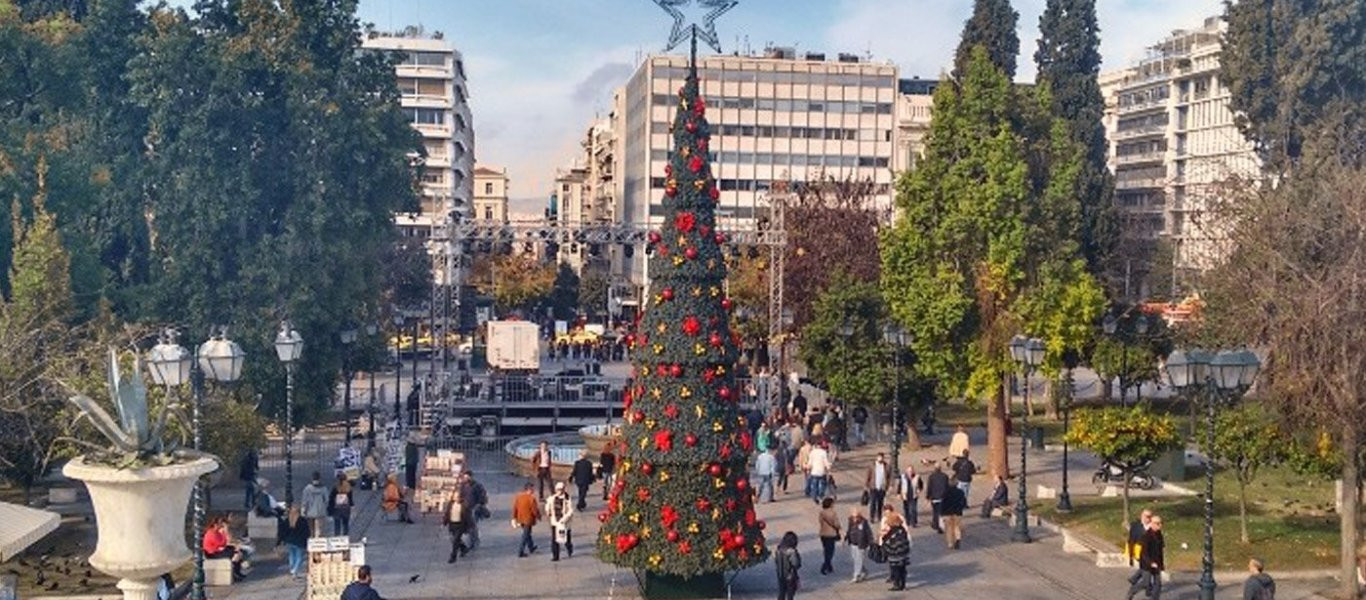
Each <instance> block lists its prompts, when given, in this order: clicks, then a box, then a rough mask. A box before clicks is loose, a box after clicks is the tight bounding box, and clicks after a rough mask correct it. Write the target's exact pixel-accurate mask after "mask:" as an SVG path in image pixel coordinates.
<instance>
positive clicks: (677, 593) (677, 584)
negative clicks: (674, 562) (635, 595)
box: [640, 571, 726, 600]
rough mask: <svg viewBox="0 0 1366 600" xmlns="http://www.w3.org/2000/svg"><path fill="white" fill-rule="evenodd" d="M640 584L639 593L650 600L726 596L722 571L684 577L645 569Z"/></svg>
mask: <svg viewBox="0 0 1366 600" xmlns="http://www.w3.org/2000/svg"><path fill="white" fill-rule="evenodd" d="M640 586H641V590H640V591H641V595H643V596H644V597H645V598H649V599H650V600H664V599H669V600H680V599H695V598H725V597H726V578H725V576H724V574H723V573H703V574H701V575H694V576H693V577H688V578H684V577H679V576H677V575H668V574H664V573H653V572H650V571H645V577H644V578H643V579H641V581H640Z"/></svg>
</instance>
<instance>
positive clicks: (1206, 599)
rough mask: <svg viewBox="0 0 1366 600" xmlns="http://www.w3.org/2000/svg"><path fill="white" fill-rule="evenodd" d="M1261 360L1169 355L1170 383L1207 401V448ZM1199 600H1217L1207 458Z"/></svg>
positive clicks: (1235, 354)
mask: <svg viewBox="0 0 1366 600" xmlns="http://www.w3.org/2000/svg"><path fill="white" fill-rule="evenodd" d="M1260 367H1261V361H1260V360H1258V359H1257V355H1256V354H1253V353H1252V352H1250V351H1248V350H1223V351H1220V352H1218V353H1217V354H1216V353H1211V352H1206V351H1203V350H1184V351H1183V350H1176V351H1174V352H1172V353H1171V354H1170V355H1168V356H1167V361H1166V364H1165V365H1163V370H1165V371H1166V372H1167V381H1168V382H1169V383H1171V386H1172V387H1173V388H1175V389H1176V390H1177V391H1178V392H1180V393H1182V394H1186V395H1187V396H1188V397H1189V399H1190V401H1191V402H1196V401H1198V400H1199V399H1200V398H1201V396H1203V399H1204V400H1205V408H1206V410H1205V447H1206V448H1213V447H1214V417H1215V410H1216V408H1217V407H1218V405H1220V404H1225V403H1232V402H1234V401H1236V400H1237V399H1238V397H1239V396H1241V395H1242V394H1243V392H1246V391H1247V389H1248V388H1250V387H1251V386H1252V384H1253V382H1255V381H1256V379H1257V371H1258V369H1259V368H1260ZM1200 563H1201V572H1200V600H1214V589H1215V587H1216V583H1215V581H1214V461H1213V460H1212V459H1211V458H1210V457H1208V456H1206V457H1205V539H1204V554H1203V556H1202V557H1201V561H1200Z"/></svg>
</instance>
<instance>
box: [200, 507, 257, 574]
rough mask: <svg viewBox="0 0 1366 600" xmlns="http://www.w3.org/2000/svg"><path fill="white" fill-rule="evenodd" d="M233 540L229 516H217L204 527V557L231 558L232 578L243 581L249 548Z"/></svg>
mask: <svg viewBox="0 0 1366 600" xmlns="http://www.w3.org/2000/svg"><path fill="white" fill-rule="evenodd" d="M231 542H232V535H231V534H230V533H229V532H228V519H227V517H222V516H219V517H215V518H214V519H213V521H211V522H210V523H209V526H208V527H207V528H205V529H204V540H203V546H204V558H227V559H231V560H232V580H233V581H241V580H242V578H243V577H245V575H244V574H243V573H242V563H243V562H245V561H246V560H247V555H248V552H249V549H248V548H247V547H245V546H243V547H239V546H235V545H233V544H232V543H231Z"/></svg>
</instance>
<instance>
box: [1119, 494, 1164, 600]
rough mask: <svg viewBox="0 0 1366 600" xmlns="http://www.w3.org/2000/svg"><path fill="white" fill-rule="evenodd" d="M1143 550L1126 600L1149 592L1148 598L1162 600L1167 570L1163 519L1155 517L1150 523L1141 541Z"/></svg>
mask: <svg viewBox="0 0 1366 600" xmlns="http://www.w3.org/2000/svg"><path fill="white" fill-rule="evenodd" d="M1139 545H1140V546H1141V549H1140V550H1139V553H1138V571H1136V572H1135V573H1134V574H1133V575H1130V576H1129V594H1128V595H1127V596H1125V599H1126V600H1133V597H1134V594H1137V593H1138V592H1139V591H1140V590H1147V596H1148V598H1151V599H1152V600H1162V571H1163V570H1165V569H1166V562H1165V561H1164V560H1163V550H1164V546H1165V541H1164V540H1163V539H1162V517H1160V516H1157V515H1153V518H1152V520H1151V521H1149V522H1148V530H1147V531H1145V532H1143V537H1142V538H1140V539H1139Z"/></svg>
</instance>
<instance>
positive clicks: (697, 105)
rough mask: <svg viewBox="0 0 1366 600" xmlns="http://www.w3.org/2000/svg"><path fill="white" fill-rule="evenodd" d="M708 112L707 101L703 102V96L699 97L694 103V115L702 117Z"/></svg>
mask: <svg viewBox="0 0 1366 600" xmlns="http://www.w3.org/2000/svg"><path fill="white" fill-rule="evenodd" d="M706 112H707V101H706V100H703V99H702V97H701V96H698V97H697V99H696V100H693V102H692V113H693V114H695V115H697V116H699V117H700V116H702V115H704V114H706Z"/></svg>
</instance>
